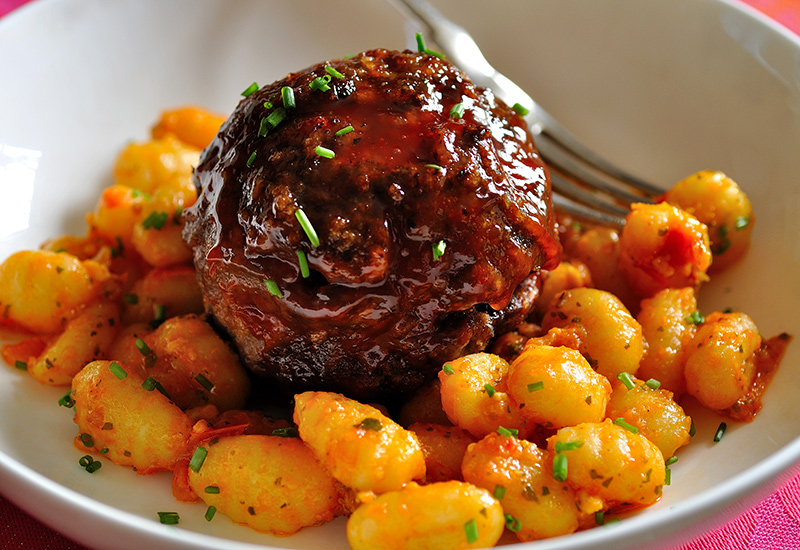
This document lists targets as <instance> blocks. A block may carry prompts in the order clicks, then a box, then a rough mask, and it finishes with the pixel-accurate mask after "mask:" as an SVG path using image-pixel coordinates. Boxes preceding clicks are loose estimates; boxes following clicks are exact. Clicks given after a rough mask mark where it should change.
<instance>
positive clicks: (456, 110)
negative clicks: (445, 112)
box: [450, 103, 464, 120]
mask: <svg viewBox="0 0 800 550" xmlns="http://www.w3.org/2000/svg"><path fill="white" fill-rule="evenodd" d="M463 116H464V104H463V103H456V104H455V105H453V107H452V108H451V109H450V118H454V119H456V120H459V119H461V118H462V117H463Z"/></svg>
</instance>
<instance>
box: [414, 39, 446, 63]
mask: <svg viewBox="0 0 800 550" xmlns="http://www.w3.org/2000/svg"><path fill="white" fill-rule="evenodd" d="M414 37H415V38H416V39H417V49H418V50H419V51H421V52H422V53H424V54H428V55H432V56H434V57H439V58H442V57H444V55H443V54H441V53H439V52H437V51H434V50H431V49H429V48H428V47H426V46H425V39H424V38H423V37H422V34H420V33H416V34H415V35H414Z"/></svg>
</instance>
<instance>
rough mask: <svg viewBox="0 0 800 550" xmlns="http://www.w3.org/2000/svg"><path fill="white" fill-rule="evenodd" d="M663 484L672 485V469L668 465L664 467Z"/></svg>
mask: <svg viewBox="0 0 800 550" xmlns="http://www.w3.org/2000/svg"><path fill="white" fill-rule="evenodd" d="M664 485H667V486H669V485H672V469H671V468H670V467H669V466H667V467H666V468H664Z"/></svg>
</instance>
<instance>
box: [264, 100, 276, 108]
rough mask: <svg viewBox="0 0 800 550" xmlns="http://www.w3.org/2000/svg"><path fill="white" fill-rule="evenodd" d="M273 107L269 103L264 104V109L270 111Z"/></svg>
mask: <svg viewBox="0 0 800 550" xmlns="http://www.w3.org/2000/svg"><path fill="white" fill-rule="evenodd" d="M273 107H274V105H273V104H272V102H271V101H265V102H264V108H265V109H272V108H273Z"/></svg>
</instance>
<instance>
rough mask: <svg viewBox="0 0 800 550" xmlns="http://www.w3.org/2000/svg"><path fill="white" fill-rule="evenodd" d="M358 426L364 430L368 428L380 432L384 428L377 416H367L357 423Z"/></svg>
mask: <svg viewBox="0 0 800 550" xmlns="http://www.w3.org/2000/svg"><path fill="white" fill-rule="evenodd" d="M355 427H356V428H361V429H362V430H368V431H372V432H378V431H380V430H381V428H383V424H382V423H381V421H380V420H378V419H377V418H365V419H364V420H362V421H361V422H359V423H358V424H356V425H355Z"/></svg>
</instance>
